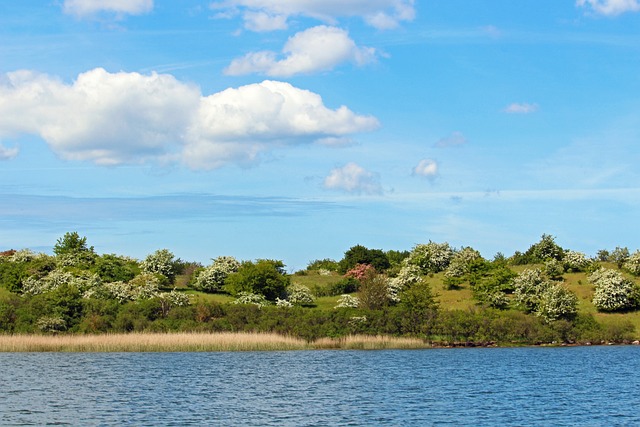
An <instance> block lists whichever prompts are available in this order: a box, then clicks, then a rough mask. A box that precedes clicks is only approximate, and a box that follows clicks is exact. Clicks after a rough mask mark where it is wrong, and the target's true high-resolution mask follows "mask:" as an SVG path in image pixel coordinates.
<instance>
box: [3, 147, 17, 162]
mask: <svg viewBox="0 0 640 427" xmlns="http://www.w3.org/2000/svg"><path fill="white" fill-rule="evenodd" d="M18 151H19V150H18V148H17V147H13V148H7V147H5V146H4V145H2V144H0V161H1V160H10V159H13V158H14V157H16V156H17V155H18Z"/></svg>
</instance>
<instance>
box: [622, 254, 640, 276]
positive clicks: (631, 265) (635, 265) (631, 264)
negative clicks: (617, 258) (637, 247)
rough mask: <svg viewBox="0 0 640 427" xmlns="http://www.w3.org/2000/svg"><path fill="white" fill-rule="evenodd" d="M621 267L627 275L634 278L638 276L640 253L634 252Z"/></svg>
mask: <svg viewBox="0 0 640 427" xmlns="http://www.w3.org/2000/svg"><path fill="white" fill-rule="evenodd" d="M623 267H624V269H625V270H627V271H628V272H629V273H631V274H633V275H634V276H639V275H640V251H635V252H634V253H633V254H632V255H631V256H629V258H627V260H626V261H625V262H624V264H623Z"/></svg>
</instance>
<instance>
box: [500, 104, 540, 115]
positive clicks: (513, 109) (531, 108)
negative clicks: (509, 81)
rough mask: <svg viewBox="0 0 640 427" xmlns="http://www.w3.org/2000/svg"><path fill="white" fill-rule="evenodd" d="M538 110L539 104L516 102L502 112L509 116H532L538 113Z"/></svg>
mask: <svg viewBox="0 0 640 427" xmlns="http://www.w3.org/2000/svg"><path fill="white" fill-rule="evenodd" d="M538 109H539V107H538V104H529V103H526V102H523V103H517V102H516V103H513V104H510V105H507V106H506V107H505V108H504V109H503V110H502V111H504V112H505V113H508V114H531V113H535V112H536V111H538Z"/></svg>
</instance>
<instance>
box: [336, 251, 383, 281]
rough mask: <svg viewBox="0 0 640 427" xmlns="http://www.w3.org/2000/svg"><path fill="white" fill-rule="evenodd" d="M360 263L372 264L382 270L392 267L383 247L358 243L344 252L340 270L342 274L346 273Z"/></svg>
mask: <svg viewBox="0 0 640 427" xmlns="http://www.w3.org/2000/svg"><path fill="white" fill-rule="evenodd" d="M358 264H368V265H371V266H373V268H375V269H376V271H380V272H382V271H385V270H386V269H387V268H389V267H391V263H390V262H389V259H388V258H387V255H386V254H385V253H384V252H383V251H382V250H381V249H369V248H366V247H365V246H362V245H356V246H352V247H351V248H349V249H348V250H347V251H346V252H345V253H344V257H343V258H342V259H341V260H340V263H339V266H340V269H339V270H338V271H339V272H340V273H341V274H345V273H346V272H347V271H349V270H351V269H352V268H353V267H355V266H356V265H358Z"/></svg>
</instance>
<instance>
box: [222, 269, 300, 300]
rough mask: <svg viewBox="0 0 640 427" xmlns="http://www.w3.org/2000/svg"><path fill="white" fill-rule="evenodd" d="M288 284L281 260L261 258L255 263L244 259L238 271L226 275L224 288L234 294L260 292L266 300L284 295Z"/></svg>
mask: <svg viewBox="0 0 640 427" xmlns="http://www.w3.org/2000/svg"><path fill="white" fill-rule="evenodd" d="M288 285H289V277H287V276H286V274H285V271H284V264H283V263H282V261H274V260H265V259H263V260H258V261H257V262H255V263H253V262H251V261H244V262H243V263H242V264H241V265H240V267H239V268H238V271H236V272H235V273H232V274H230V275H229V276H228V277H227V280H226V281H225V290H227V291H228V292H229V293H230V294H231V295H236V296H237V295H239V294H240V293H241V292H247V293H254V294H260V295H263V296H264V297H265V298H266V299H267V300H268V301H275V300H276V298H281V299H284V298H285V297H286V289H287V286H288Z"/></svg>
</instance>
